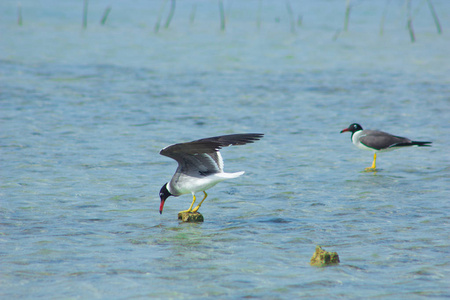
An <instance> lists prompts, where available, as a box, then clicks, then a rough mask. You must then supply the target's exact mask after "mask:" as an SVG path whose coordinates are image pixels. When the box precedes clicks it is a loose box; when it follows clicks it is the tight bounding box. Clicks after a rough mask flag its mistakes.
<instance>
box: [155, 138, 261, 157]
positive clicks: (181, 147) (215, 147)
mask: <svg viewBox="0 0 450 300" xmlns="http://www.w3.org/2000/svg"><path fill="white" fill-rule="evenodd" d="M262 137H263V134H261V133H243V134H230V135H221V136H215V137H210V138H206V139H200V140H196V141H192V142H187V143H180V144H174V145H171V146H168V147H166V148H164V149H162V150H161V151H160V152H159V153H160V154H161V155H164V156H167V157H170V158H173V159H175V160H177V158H178V157H179V155H180V154H181V153H183V154H191V155H195V154H200V153H213V152H216V151H219V150H220V149H221V148H222V147H227V146H231V145H245V144H248V143H253V142H254V141H257V140H259V139H260V138H262Z"/></svg>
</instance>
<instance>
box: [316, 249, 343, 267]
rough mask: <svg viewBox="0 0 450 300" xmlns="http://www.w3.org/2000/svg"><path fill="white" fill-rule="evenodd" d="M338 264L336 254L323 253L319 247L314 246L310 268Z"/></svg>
mask: <svg viewBox="0 0 450 300" xmlns="http://www.w3.org/2000/svg"><path fill="white" fill-rule="evenodd" d="M339 262H340V261H339V255H338V254H337V253H336V252H328V251H325V250H323V249H322V247H320V246H316V252H314V254H313V256H312V257H311V265H312V266H318V267H325V266H329V265H337V264H338V263H339Z"/></svg>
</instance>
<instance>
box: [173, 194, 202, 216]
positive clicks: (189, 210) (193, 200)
mask: <svg viewBox="0 0 450 300" xmlns="http://www.w3.org/2000/svg"><path fill="white" fill-rule="evenodd" d="M192 198H193V199H192V203H191V206H189V208H188V209H187V210H183V211H180V212H179V213H185V212H191V211H192V207H193V206H194V203H195V200H196V198H195V194H192ZM203 200H205V199H203ZM203 200H202V202H203ZM200 204H201V203H200Z"/></svg>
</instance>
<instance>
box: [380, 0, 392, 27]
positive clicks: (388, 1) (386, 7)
mask: <svg viewBox="0 0 450 300" xmlns="http://www.w3.org/2000/svg"><path fill="white" fill-rule="evenodd" d="M389 3H391V0H387V1H386V5H385V7H384V10H383V15H382V16H381V21H380V35H383V33H384V20H385V19H386V14H387V10H388V6H389Z"/></svg>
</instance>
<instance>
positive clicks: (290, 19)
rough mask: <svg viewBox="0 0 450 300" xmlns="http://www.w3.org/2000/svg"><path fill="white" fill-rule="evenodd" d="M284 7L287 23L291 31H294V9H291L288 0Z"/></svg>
mask: <svg viewBox="0 0 450 300" xmlns="http://www.w3.org/2000/svg"><path fill="white" fill-rule="evenodd" d="M286 9H287V11H288V15H289V23H290V24H291V33H295V20H294V11H293V10H292V6H291V2H290V1H289V0H286Z"/></svg>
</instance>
